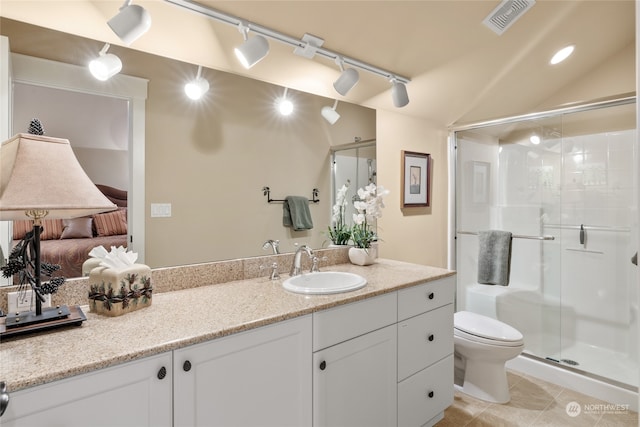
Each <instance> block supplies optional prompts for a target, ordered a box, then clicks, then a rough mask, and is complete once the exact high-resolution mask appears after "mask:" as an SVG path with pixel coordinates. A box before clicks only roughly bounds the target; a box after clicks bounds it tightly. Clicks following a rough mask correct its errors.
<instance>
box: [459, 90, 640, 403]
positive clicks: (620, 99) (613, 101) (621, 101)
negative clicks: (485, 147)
mask: <svg viewBox="0 0 640 427" xmlns="http://www.w3.org/2000/svg"><path fill="white" fill-rule="evenodd" d="M635 103H636V95H635V94H634V93H629V94H623V95H620V96H616V97H611V98H606V99H600V100H596V101H593V102H588V103H581V104H574V105H571V106H567V107H562V108H557V109H551V110H545V111H540V112H535V113H529V114H523V115H517V116H510V117H505V118H499V119H493V120H486V121H480V122H474V123H468V124H462V125H454V126H451V127H449V138H448V148H449V189H448V193H449V194H448V196H449V197H448V199H449V200H448V205H449V222H448V224H449V225H448V241H449V245H448V248H447V250H448V268H449V269H452V270H455V269H456V266H457V259H456V253H457V239H456V235H457V233H460V232H461V230H458V229H457V200H456V194H457V186H461V185H463V184H462V183H458V182H457V177H458V170H457V165H458V157H457V156H458V153H457V133H458V132H463V131H472V130H477V129H482V128H488V127H492V126H499V125H507V124H512V123H513V124H515V123H518V122H526V121H533V120H541V119H546V118H554V117H560V116H562V115H566V114H574V113H580V112H585V111H591V110H598V109H603V108H608V107H616V106H622V105H629V104H635ZM636 114H637V112H636ZM637 127H638V125H637V123H636V132H637ZM637 144H638V139H637V137H636V145H637ZM635 173H636V175H637V174H638V171H637V170H636V171H635ZM636 178H637V177H636ZM636 219H637V218H636ZM466 231H475V230H466ZM456 296H457V295H456ZM456 304H457V301H456ZM456 307H457V305H456ZM524 356H525V357H526V358H531V359H534V360H535V361H537V362H540V363H542V364H546V365H550V366H553V367H554V368H558V367H559V368H561V369H564V370H566V371H568V372H571V373H577V374H579V375H582V376H585V377H587V378H592V379H594V380H600V381H605V382H607V383H609V384H612V385H613V386H615V387H621V388H623V389H627V390H630V391H633V392H636V393H637V390H638V388H637V387H631V386H629V385H627V384H622V383H618V382H617V381H615V380H612V379H609V378H603V377H599V376H598V375H595V374H591V373H590V372H588V371H582V370H579V369H574V368H572V367H571V366H566V365H558V364H556V363H554V362H552V361H548V360H545V359H544V358H541V357H539V356H535V355H529V354H525V355H524Z"/></svg>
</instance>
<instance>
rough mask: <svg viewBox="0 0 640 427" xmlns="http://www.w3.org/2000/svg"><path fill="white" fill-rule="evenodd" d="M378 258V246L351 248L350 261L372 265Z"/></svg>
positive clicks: (356, 263)
mask: <svg viewBox="0 0 640 427" xmlns="http://www.w3.org/2000/svg"><path fill="white" fill-rule="evenodd" d="M376 258H378V247H377V246H371V247H370V248H367V249H363V248H349V261H351V264H355V265H371V264H373V263H374V262H376Z"/></svg>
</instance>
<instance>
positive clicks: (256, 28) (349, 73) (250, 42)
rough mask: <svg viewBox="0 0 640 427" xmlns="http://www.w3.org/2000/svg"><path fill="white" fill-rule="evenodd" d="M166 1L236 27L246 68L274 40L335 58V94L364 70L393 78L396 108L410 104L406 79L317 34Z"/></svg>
mask: <svg viewBox="0 0 640 427" xmlns="http://www.w3.org/2000/svg"><path fill="white" fill-rule="evenodd" d="M165 1H166V2H168V3H172V4H174V5H176V6H180V7H183V8H185V9H188V10H190V11H192V12H196V13H199V14H201V15H204V16H207V17H209V18H211V19H214V20H216V21H218V22H222V23H224V24H228V25H233V26H236V27H238V28H239V30H240V32H241V33H242V37H243V38H244V40H245V42H244V43H243V44H242V45H241V46H238V47H237V48H236V49H235V52H236V56H238V59H239V60H240V62H241V63H242V64H243V65H244V66H245V67H246V68H250V67H251V66H252V65H255V64H256V63H257V62H258V61H259V60H261V59H262V58H264V57H265V56H266V55H267V53H268V52H269V43H268V42H267V39H269V40H275V41H277V42H279V43H282V44H285V45H287V46H291V47H293V48H294V50H293V52H294V53H295V54H296V55H300V56H303V57H305V58H309V59H311V58H314V57H315V56H321V57H323V58H326V59H330V60H332V61H336V62H337V63H338V65H339V66H340V69H341V70H342V74H341V75H340V77H339V78H338V80H336V81H335V83H334V87H335V89H336V90H337V91H338V93H339V94H341V95H343V96H344V95H345V94H346V93H347V92H348V91H349V90H350V89H351V88H352V87H353V86H354V85H355V84H356V83H357V81H358V79H359V73H358V70H364V71H367V72H369V73H372V74H375V75H377V76H380V77H382V78H384V79H387V80H389V79H390V78H391V77H392V80H391V81H392V84H393V87H392V90H391V94H392V96H393V103H394V105H395V106H396V107H404V106H405V105H407V104H408V103H409V97H408V96H407V88H406V84H407V83H409V82H410V81H411V80H410V79H409V78H407V77H403V76H400V75H398V74H396V73H394V72H391V71H389V70H385V69H383V68H379V67H376V66H375V65H371V64H368V63H366V62H363V61H360V60H358V59H355V58H351V57H347V56H344V55H342V54H340V53H338V52H335V51H332V50H329V49H326V48H324V47H322V46H323V44H324V40H323V39H322V38H320V37H317V36H313V35H311V34H305V35H304V36H303V37H302V39H298V38H295V37H291V36H289V35H287V34H284V33H281V32H279V31H276V30H273V29H271V28H268V27H264V26H262V25H259V24H256V23H254V22H248V21H246V20H244V19H242V18H240V17H238V16H234V15H230V14H228V13H225V12H222V11H220V10H217V9H214V8H212V7H208V6H205V5H203V4H200V3H197V2H195V1H192V0H165ZM249 29H250V30H251V31H252V32H253V33H255V36H253V37H251V39H249V38H248V37H247V34H248V32H249ZM338 61H339V62H338ZM345 65H349V66H350V68H348V69H344V66H345Z"/></svg>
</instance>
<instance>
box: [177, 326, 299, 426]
mask: <svg viewBox="0 0 640 427" xmlns="http://www.w3.org/2000/svg"><path fill="white" fill-rule="evenodd" d="M311 354H312V352H311V316H305V317H301V318H297V319H293V320H289V321H285V322H280V323H276V324H273V325H269V326H265V327H262V328H258V329H254V330H250V331H247V332H242V333H239V334H235V335H231V336H228V337H225V338H220V339H216V340H213V341H210V342H208V343H203V344H198V345H195V346H192V347H187V348H184V349H180V350H176V351H174V369H175V376H174V383H175V393H174V422H175V426H177V427H179V426H185V427H186V426H189V427H196V426H212V427H213V426H224V427H232V426H242V427H249V426H278V427H285V426H294V427H303V426H311V391H312V389H311V378H312V377H311V369H310V368H311Z"/></svg>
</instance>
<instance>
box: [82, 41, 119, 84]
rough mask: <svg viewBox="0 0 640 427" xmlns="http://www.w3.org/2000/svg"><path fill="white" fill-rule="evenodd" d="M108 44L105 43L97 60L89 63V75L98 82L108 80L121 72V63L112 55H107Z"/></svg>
mask: <svg viewBox="0 0 640 427" xmlns="http://www.w3.org/2000/svg"><path fill="white" fill-rule="evenodd" d="M109 47H110V45H109V43H106V44H105V45H104V47H103V48H102V50H101V51H100V54H99V56H98V57H97V58H95V59H93V60H92V61H91V62H89V71H90V72H91V75H93V77H95V78H96V79H98V80H100V81H106V80H109V79H110V78H111V77H113V76H115V75H116V74H118V73H119V72H120V70H122V61H120V58H118V57H117V56H115V55H114V54H112V53H107V50H108V49H109Z"/></svg>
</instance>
